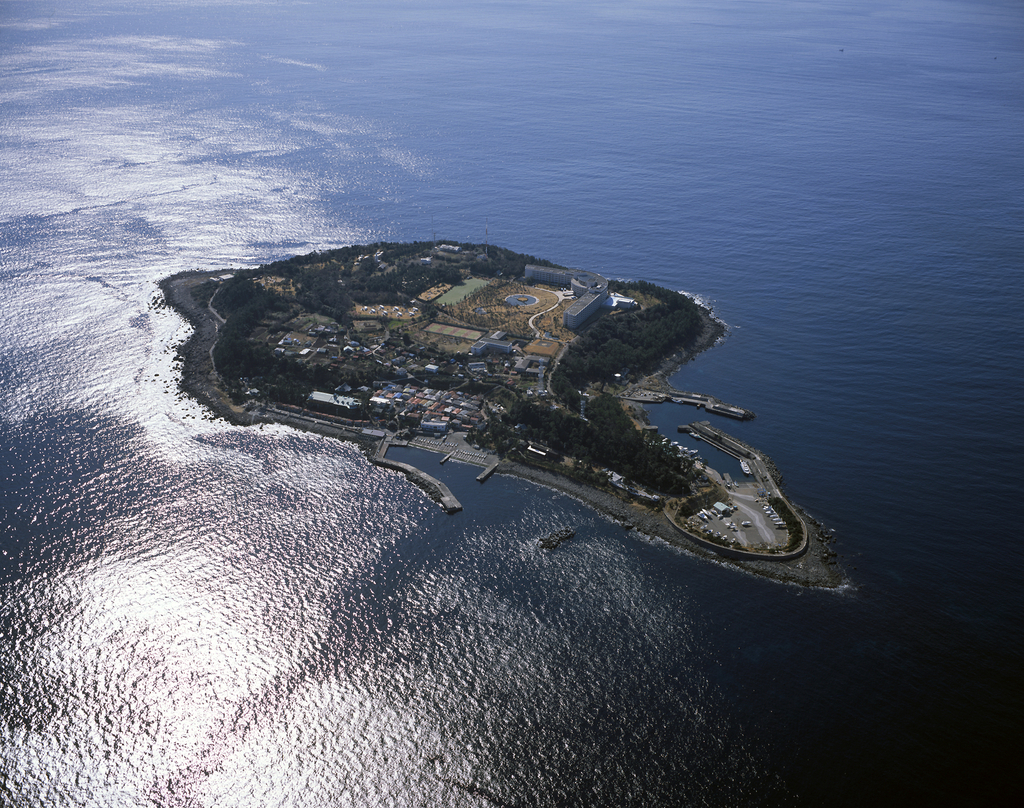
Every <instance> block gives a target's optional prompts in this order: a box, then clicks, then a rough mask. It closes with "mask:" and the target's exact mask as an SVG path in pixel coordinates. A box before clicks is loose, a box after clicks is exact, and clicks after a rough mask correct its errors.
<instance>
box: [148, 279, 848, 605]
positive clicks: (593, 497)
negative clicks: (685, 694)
mask: <svg viewBox="0 0 1024 808" xmlns="http://www.w3.org/2000/svg"><path fill="white" fill-rule="evenodd" d="M217 274H218V273H216V272H203V271H188V272H181V273H178V274H176V275H172V276H170V277H168V278H165V279H163V280H162V281H161V282H160V284H159V285H160V289H161V291H162V292H163V295H164V300H165V302H166V303H167V305H169V306H170V307H171V308H173V309H174V310H175V311H177V312H178V313H179V314H180V315H181V316H182V317H184V318H185V320H187V321H188V323H189V324H190V325H191V326H192V329H193V331H192V333H191V334H190V335H189V337H188V338H187V339H186V340H185V342H183V343H182V344H181V345H180V346H178V348H177V353H178V356H179V357H180V360H181V365H182V367H181V380H180V382H179V389H180V390H181V392H182V393H184V394H186V395H188V396H191V397H192V398H193V399H195V400H196V401H198V402H199V403H200V404H202V405H204V406H206V407H208V408H209V409H210V410H212V411H213V413H215V414H216V415H218V416H220V417H222V418H224V419H225V420H227V421H229V422H230V423H233V424H248V423H250V421H251V420H252V419H251V417H250V416H249V415H248V414H247V413H246V412H245V410H243V409H242V408H240V407H237V406H235V405H234V404H232V403H231V401H230V400H229V399H228V397H227V396H226V395H225V394H224V393H223V392H222V391H221V389H220V378H219V376H218V375H217V371H216V368H215V367H214V363H213V357H212V350H213V346H214V344H215V343H216V341H217V333H218V329H219V323H218V322H217V319H216V317H215V316H214V314H213V312H211V311H210V309H209V308H208V307H206V306H204V305H201V304H200V303H198V302H197V301H196V300H195V298H194V297H193V295H192V289H193V288H194V287H195V286H197V285H198V284H200V283H202V282H203V281H205V280H207V279H208V278H211V277H214V276H216V275H217ZM702 313H703V314H704V319H705V322H704V327H703V329H702V331H701V334H700V335H699V336H698V338H697V339H696V340H694V342H693V344H692V345H690V346H688V347H687V348H685V349H683V350H681V351H678V352H676V353H675V354H673V355H672V356H670V357H668V358H667V359H665V361H664V362H663V363H662V365H661V367H660V368H659V369H658V370H657V371H655V373H654V374H652V375H651V376H649V377H647V379H645V382H649V383H652V384H653V385H659V384H660V385H664V386H665V387H668V386H669V385H668V379H669V378H670V377H671V376H672V375H673V374H675V373H676V372H677V371H678V370H679V368H680V367H681V366H682V365H683V364H685V363H686V362H688V361H690V360H691V359H693V358H694V357H695V356H697V355H698V354H699V353H701V352H702V351H705V350H707V349H708V348H711V347H712V346H714V345H715V344H716V343H717V342H718V341H719V340H720V339H722V338H723V337H724V336H725V333H726V327H725V324H724V323H722V322H721V321H720V320H718V319H716V318H714V317H713V316H712V315H711V313H710V312H709V311H708V310H707V309H702ZM259 420H261V421H263V420H265V419H263V418H260V419H259ZM293 426H297V425H296V424H293ZM302 428H306V429H309V427H308V426H305V427H302ZM317 431H318V430H317ZM335 436H336V437H339V438H341V439H343V440H344V439H348V438H347V436H345V435H343V434H342V433H341V432H340V431H338V432H337V434H336V435H335ZM356 442H357V443H358V442H359V441H356ZM364 448H365V447H364ZM497 473H499V474H506V475H509V476H514V477H519V478H520V479H524V480H527V481H529V482H531V483H535V484H537V485H542V486H545V487H547V488H552V489H554V490H557V491H561V492H562V493H565V494H568V495H569V496H571V497H573V498H575V499H577V500H579V501H581V502H583V503H585V504H587V505H588V506H590V507H591V508H593V509H594V510H596V511H598V512H600V513H603V514H605V515H606V516H608V517H610V518H611V519H613V520H614V521H616V522H618V523H619V524H620V525H622V526H623V527H624V528H625V529H627V530H632V529H635V530H637V531H638V532H640V533H643V534H645V535H648V536H654V537H657V538H659V539H661V540H663V541H665V542H666V543H668V544H671V545H673V546H676V547H680V548H682V549H685V550H686V551H687V552H690V553H692V554H694V555H696V556H699V557H702V558H706V559H709V560H714V561H717V562H719V563H723V564H728V565H731V566H734V567H738V568H740V569H742V570H745V571H747V572H749V573H752V574H755V575H762V576H764V577H767V578H771V579H773V580H777V581H782V582H786V583H794V584H800V585H803V586H814V587H826V588H835V587H837V586H840V585H841V584H842V583H843V582H844V579H843V575H842V574H841V572H840V571H839V569H838V567H837V566H836V565H835V563H834V561H833V560H832V559H833V558H834V556H835V553H834V552H833V551H831V550H830V549H829V548H828V547H827V546H826V545H825V541H827V534H826V533H825V532H824V531H823V530H821V529H820V526H818V525H817V523H816V522H814V520H812V519H810V518H809V517H807V516H806V514H802V516H804V518H805V519H807V522H808V525H810V526H812V527H813V529H812V531H811V532H812V534H813V535H812V536H811V538H810V545H809V547H808V551H807V553H806V554H805V555H804V556H803V557H802V558H800V559H798V560H795V561H756V560H734V559H729V558H725V557H723V556H722V555H720V554H717V553H715V552H714V551H711V550H708V549H705V548H703V547H701V546H699V545H697V544H696V543H694V542H692V541H690V540H688V539H687V538H686V536H685V535H684V534H683V533H681V531H680V529H679V528H677V527H676V526H674V525H673V524H672V522H670V521H669V519H668V518H667V517H666V516H665V515H664V514H663V513H661V512H658V511H652V510H650V509H648V508H645V507H643V506H640V505H635V504H633V503H631V502H627V501H625V500H623V499H621V498H619V497H618V496H616V495H615V494H612V493H609V492H606V491H602V490H600V489H597V488H593V487H591V486H588V485H585V484H583V483H580V482H578V481H576V480H573V479H571V478H568V477H565V476H562V475H560V474H555V473H553V472H550V471H546V470H543V469H539V468H535V467H532V466H527V465H524V464H521V463H514V462H511V461H507V460H502V461H501V463H500V464H499V465H498V467H497Z"/></svg>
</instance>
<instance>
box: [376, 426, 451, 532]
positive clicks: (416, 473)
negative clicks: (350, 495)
mask: <svg viewBox="0 0 1024 808" xmlns="http://www.w3.org/2000/svg"><path fill="white" fill-rule="evenodd" d="M390 446H391V440H390V438H388V437H387V436H386V435H385V436H384V437H383V438H381V439H380V443H379V444H378V445H377V451H376V452H374V454H373V457H371V458H370V459H371V461H372V462H373V464H374V465H376V466H381V467H382V468H386V469H392V470H394V471H400V472H402V473H403V474H404V475H405V476H406V477H408V478H409V480H410V481H412V482H413V483H415V484H416V485H418V486H419V487H420V488H422V489H423V490H424V491H426V492H427V494H428V495H429V496H430V498H431V499H433V500H434V501H436V502H439V503H440V504H441V507H442V508H444V512H445V513H458V512H459V511H461V510H462V503H461V502H459V500H458V499H456V497H455V495H454V494H453V493H452V492H451V491H450V490H449V489H448V486H447V485H445V484H444V483H443V482H441V481H440V480H438V479H437V478H436V477H431V476H430V475H429V474H427V473H426V472H425V471H423V470H422V469H418V468H416V467H415V466H410V465H409V464H408V463H400V462H398V461H397V460H388V459H387V457H385V455H386V454H387V451H388V448H389V447H390ZM453 454H454V453H453ZM445 459H447V458H445Z"/></svg>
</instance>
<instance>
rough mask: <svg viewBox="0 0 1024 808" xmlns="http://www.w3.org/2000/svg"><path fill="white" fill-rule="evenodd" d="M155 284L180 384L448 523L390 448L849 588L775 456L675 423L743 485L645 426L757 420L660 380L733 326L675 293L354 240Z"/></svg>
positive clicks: (586, 274)
mask: <svg viewBox="0 0 1024 808" xmlns="http://www.w3.org/2000/svg"><path fill="white" fill-rule="evenodd" d="M160 287H161V290H162V292H163V303H164V304H166V305H169V306H171V307H173V308H174V309H175V310H177V311H178V312H179V313H180V314H181V315H182V316H183V317H184V318H185V319H186V320H188V322H189V323H190V324H191V325H192V327H193V332H192V334H191V335H190V336H189V338H188V339H187V340H186V341H185V342H184V343H183V344H182V345H180V346H179V347H178V349H177V354H176V357H175V359H176V361H177V362H180V364H181V382H180V386H181V389H182V391H183V392H184V393H186V394H188V395H190V396H192V397H194V398H195V399H197V400H198V401H200V402H201V403H203V404H204V405H206V406H208V407H209V408H210V409H211V410H213V411H214V412H215V413H217V414H218V415H220V416H222V417H224V418H226V419H227V420H229V421H231V422H233V423H236V424H243V425H251V424H257V423H266V422H278V423H285V424H290V425H292V426H294V427H296V428H299V429H304V430H311V431H316V432H319V433H321V434H324V435H329V436H332V437H337V438H340V439H343V440H350V441H353V442H355V443H357V444H359V445H360V446H361V447H362V448H363V450H364V452H365V454H366V455H367V457H368V459H369V460H370V461H371V462H374V463H376V464H378V465H381V466H385V467H389V468H392V469H394V470H396V471H398V472H400V473H403V474H406V475H407V476H408V477H409V479H410V480H412V481H413V482H414V483H416V484H417V485H419V486H420V487H421V488H423V489H424V491H426V492H427V493H428V495H429V496H431V497H432V498H434V499H435V500H436V501H438V502H439V503H440V504H441V505H442V507H443V508H444V509H445V510H446V511H447V512H448V513H456V512H458V511H459V510H461V504H460V503H459V502H458V500H457V499H456V498H455V497H454V496H453V495H452V493H451V492H450V491H449V490H448V489H447V487H446V486H445V485H444V484H443V483H442V482H441V481H440V480H438V479H436V478H435V477H433V476H431V475H430V474H429V473H427V472H426V471H424V470H422V469H417V468H415V467H413V466H410V465H408V464H405V463H400V462H397V461H395V460H393V459H392V458H388V457H387V453H388V450H389V448H390V447H392V446H414V447H418V448H421V449H427V450H429V451H433V452H437V453H439V454H440V455H441V458H440V461H439V462H440V463H444V462H446V461H448V460H451V459H455V460H456V461H460V462H465V463H471V464H476V465H478V466H480V467H481V468H482V471H481V473H480V476H479V477H478V479H479V480H480V481H481V482H484V481H486V480H487V479H488V478H489V477H490V476H491V475H492V474H494V473H499V474H508V475H514V476H518V477H521V478H524V479H527V480H530V481H532V482H534V483H538V484H541V485H545V486H549V487H551V488H555V489H558V490H560V491H563V492H565V493H568V494H570V495H572V496H574V497H577V498H579V499H581V500H583V501H585V502H587V503H588V504H589V505H591V506H592V507H594V508H596V509H597V510H599V511H601V512H603V513H605V514H607V515H609V516H610V517H612V518H613V519H615V520H616V521H618V522H619V523H620V524H622V525H623V526H624V527H625V528H627V529H636V530H638V531H640V532H641V533H643V534H645V535H647V536H652V537H658V538H660V539H662V540H664V541H666V542H669V543H671V544H673V545H676V546H681V547H684V548H685V549H687V550H688V551H690V552H692V553H694V554H697V555H704V556H713V557H714V558H715V559H717V560H720V561H723V562H725V563H730V564H733V565H736V566H739V567H741V568H743V569H745V570H746V571H748V572H752V573H755V574H760V575H766V576H769V577H772V578H774V579H778V580H785V581H791V582H796V583H802V584H806V585H812V586H837V585H839V583H840V582H841V581H842V574H841V572H840V571H839V569H838V566H837V565H836V564H835V560H834V559H835V553H834V552H833V551H832V550H831V549H830V548H829V547H828V542H829V540H830V534H829V532H828V531H827V530H825V529H823V528H822V527H821V526H820V525H818V524H817V523H816V522H815V521H814V520H813V519H811V518H810V517H809V516H808V515H807V514H806V513H804V512H803V511H802V510H801V509H800V508H798V507H797V506H795V505H794V504H793V503H792V502H791V501H790V500H789V499H788V498H787V496H786V495H785V493H784V490H783V487H782V479H781V475H780V474H779V472H778V469H776V468H775V465H774V463H772V462H771V459H770V458H768V457H767V455H765V454H764V453H762V452H759V451H758V450H756V449H754V448H753V447H750V446H748V445H746V444H745V443H743V442H742V441H740V440H739V439H737V438H735V437H733V436H731V435H729V434H728V433H727V432H725V431H723V430H722V429H720V428H718V427H716V426H713V425H712V424H711V422H710V421H708V420H696V421H693V422H692V423H690V424H686V425H681V426H680V427H679V431H680V432H687V433H689V434H690V435H692V436H693V437H696V438H699V439H700V440H702V441H704V442H706V443H707V444H708V445H709V446H714V447H715V448H716V449H718V450H720V451H723V452H725V453H727V454H730V455H732V456H734V457H735V458H737V459H738V460H739V461H741V463H742V469H743V473H744V477H745V479H743V480H733V479H732V478H731V477H730V475H729V474H724V475H722V474H719V473H718V472H717V471H715V469H714V468H712V467H711V466H710V465H709V464H708V463H706V462H705V461H704V460H703V459H702V458H701V457H700V453H699V451H698V450H695V449H693V448H685V447H684V446H682V445H680V444H679V443H677V442H676V441H673V440H672V439H670V438H669V437H668V436H664V435H660V434H658V430H657V428H656V427H652V426H651V425H650V424H649V421H648V413H647V410H646V409H645V404H650V403H661V402H665V401H673V402H675V403H677V404H680V405H682V406H687V407H689V406H693V407H697V408H698V409H699V410H703V411H704V413H706V414H713V415H715V416H719V417H722V418H732V419H738V420H747V419H750V418H753V417H754V413H753V412H751V411H749V410H747V409H744V408H742V407H739V406H737V405H735V404H730V403H727V402H723V401H720V400H719V399H717V398H715V397H714V396H712V395H709V394H708V393H706V392H695V391H683V390H676V389H674V388H672V386H671V385H670V384H669V383H668V378H669V377H670V375H671V374H672V373H674V372H675V370H677V369H678V368H679V366H680V365H681V364H682V363H684V362H686V361H688V360H689V359H690V358H692V357H693V356H695V355H696V354H697V353H699V352H700V351H703V350H706V349H707V348H709V347H711V346H712V345H714V344H715V343H716V342H717V341H718V340H720V339H722V338H723V336H724V334H725V327H724V325H723V324H722V323H721V322H720V321H719V320H717V319H716V318H715V317H714V316H713V315H712V313H711V312H710V311H709V310H708V309H706V308H704V307H702V306H700V305H698V304H697V303H696V302H695V301H694V300H693V299H691V298H690V297H688V296H686V295H684V294H680V293H679V292H676V291H672V290H669V289H665V288H662V287H659V286H656V285H654V284H651V283H648V282H645V281H621V280H613V279H608V278H605V277H604V276H602V275H600V274H599V273H596V272H593V271H590V270H584V269H574V268H570V267H564V266H559V265H557V264H555V263H552V262H551V261H546V260H542V259H537V258H534V257H533V256H529V255H524V254H521V253H516V252H513V251H511V250H507V249H503V248H501V247H497V246H494V245H490V244H467V243H457V242H446V243H437V242H412V243H376V244H371V245H354V246H351V247H344V248H341V249H335V250H329V251H323V252H312V253H309V254H307V255H297V256H293V257H291V258H288V259H285V260H281V261H275V262H272V263H268V264H265V265H262V266H259V267H255V268H244V269H234V270H220V271H216V272H204V271H198V270H197V271H191V272H183V273H179V274H177V275H174V276H172V277H170V278H166V279H165V280H163V281H162V282H161V284H160ZM552 535H555V534H552ZM542 546H546V547H550V546H552V543H551V542H546V541H542ZM554 546H557V543H555V545H554Z"/></svg>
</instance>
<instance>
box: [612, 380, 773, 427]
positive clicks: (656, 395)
mask: <svg viewBox="0 0 1024 808" xmlns="http://www.w3.org/2000/svg"><path fill="white" fill-rule="evenodd" d="M619 398H622V399H625V400H626V401H635V402H637V403H638V404H664V403H665V402H666V401H672V402H674V403H676V404H689V405H691V406H694V407H697V409H700V408H701V407H703V408H704V411H705V412H710V413H712V414H714V415H724V416H726V417H727V418H735V419H736V420H737V421H751V420H753V419H754V418H756V417H757V416H756V415H755V414H754V412H753V410H748V409H745V408H743V407H737V406H736V405H735V404H727V403H726V402H724V401H722V400H721V399H718V398H715V397H714V396H709V395H707V394H705V393H691V392H686V391H683V390H676V389H674V388H672V392H671V393H663V392H658V391H655V390H633V391H632V392H629V393H623V394H622V395H621V396H619Z"/></svg>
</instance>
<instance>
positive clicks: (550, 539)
mask: <svg viewBox="0 0 1024 808" xmlns="http://www.w3.org/2000/svg"><path fill="white" fill-rule="evenodd" d="M575 535H576V531H575V530H573V529H572V528H571V527H563V528H559V529H558V530H556V531H555V532H554V533H549V534H548V535H547V537H546V538H543V539H541V540H540V546H541V549H543V550H554V549H555V548H557V547H558V545H560V544H561V543H562V542H563V541H568V540H569V539H571V538H572V537H573V536H575Z"/></svg>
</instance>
